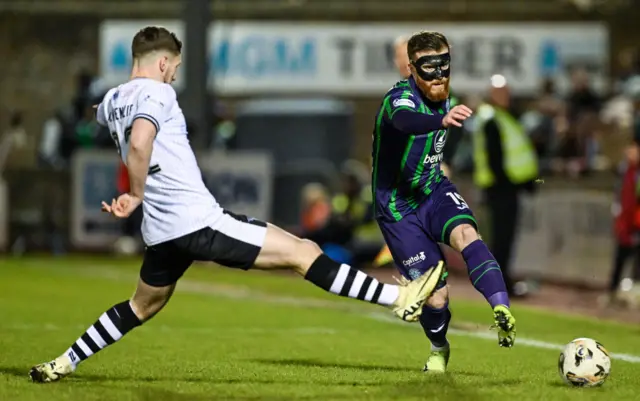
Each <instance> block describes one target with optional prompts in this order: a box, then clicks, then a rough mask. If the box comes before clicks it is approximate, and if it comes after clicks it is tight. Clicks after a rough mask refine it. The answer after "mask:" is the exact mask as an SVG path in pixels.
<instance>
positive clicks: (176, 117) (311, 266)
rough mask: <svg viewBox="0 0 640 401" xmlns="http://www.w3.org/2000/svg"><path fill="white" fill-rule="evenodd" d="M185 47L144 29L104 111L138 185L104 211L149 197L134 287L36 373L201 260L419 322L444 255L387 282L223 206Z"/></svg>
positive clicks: (98, 335) (120, 331)
mask: <svg viewBox="0 0 640 401" xmlns="http://www.w3.org/2000/svg"><path fill="white" fill-rule="evenodd" d="M181 50H182V43H181V42H180V41H179V40H178V38H177V37H176V36H175V34H173V33H171V32H169V31H167V30H166V29H164V28H160V27H146V28H144V29H142V30H141V31H139V32H138V33H137V34H136V35H135V36H134V38H133V41H132V45H131V52H132V55H133V60H134V61H133V69H132V72H131V77H130V80H129V81H128V82H126V83H124V84H122V85H120V86H118V87H116V88H113V89H111V90H110V91H109V92H107V94H106V95H105V97H104V99H103V101H102V102H101V103H100V105H98V107H97V111H96V117H97V120H98V123H100V124H101V125H104V126H107V127H109V129H110V131H111V133H112V134H111V135H112V137H113V139H114V141H115V143H116V147H117V149H118V153H119V154H120V156H121V158H122V160H123V161H124V162H125V164H126V165H127V169H128V172H129V179H130V185H131V189H130V193H127V194H122V195H120V196H119V197H118V199H114V200H113V201H112V202H111V203H110V204H108V203H105V202H103V203H102V208H103V211H105V212H108V213H111V214H113V215H114V216H115V217H117V218H127V217H128V216H129V215H131V213H132V212H133V211H134V210H135V209H136V208H137V207H139V206H140V205H142V208H143V212H144V219H143V222H142V236H143V239H144V242H145V244H146V248H145V254H144V261H143V263H142V267H141V269H140V279H139V281H138V286H137V288H136V291H135V293H134V295H133V297H132V298H131V299H130V300H126V301H124V302H121V303H118V304H116V305H114V306H113V307H112V308H111V309H109V310H107V311H106V312H105V313H103V314H102V315H101V316H100V318H99V319H98V320H97V321H96V322H95V323H94V324H93V325H92V326H90V327H89V329H88V330H87V331H86V332H85V333H83V334H82V336H80V338H78V339H77V340H76V342H75V343H73V344H72V345H71V347H70V348H69V349H68V350H67V351H65V352H64V353H63V354H62V355H60V356H59V357H58V358H56V359H54V360H52V361H50V362H46V363H42V364H39V365H36V366H34V367H33V368H31V371H30V372H29V374H30V376H31V379H32V380H33V381H35V382H52V381H56V380H59V379H61V378H62V377H64V376H67V375H69V374H70V373H72V372H73V371H75V369H76V367H77V365H78V364H79V363H80V362H82V361H84V360H85V359H87V358H89V357H90V356H91V355H93V354H95V353H97V352H98V351H100V350H102V349H104V348H105V347H107V346H109V345H111V344H113V343H115V342H117V341H118V340H120V339H121V338H122V337H123V336H124V335H125V334H127V333H128V332H129V331H131V330H132V329H134V328H135V327H137V326H140V325H141V324H143V323H144V322H146V321H148V320H149V319H151V318H152V317H153V316H154V315H155V314H157V313H158V312H159V311H160V310H161V309H162V307H163V306H164V305H166V304H167V302H168V301H169V299H170V298H171V295H172V294H173V291H174V289H175V286H176V282H177V281H178V279H179V278H180V277H181V276H182V275H183V274H184V272H185V271H186V270H187V269H188V268H189V266H190V265H191V264H192V263H193V262H194V261H211V262H215V263H218V264H220V265H223V266H227V267H233V268H240V269H245V270H246V269H249V268H251V267H255V268H257V269H274V268H283V267H285V268H290V269H292V270H293V271H295V272H297V273H298V274H300V275H301V276H303V277H304V278H305V279H306V280H308V281H310V282H311V283H313V284H315V285H316V286H318V287H320V288H322V289H324V290H325V291H329V292H331V293H334V294H336V295H340V296H344V297H349V298H354V299H359V300H362V301H366V302H371V303H376V304H379V305H382V306H386V307H388V308H390V309H392V310H393V312H394V313H395V315H396V316H398V317H399V318H401V319H403V320H405V321H409V322H414V321H417V319H418V317H419V314H420V313H421V311H422V305H423V304H424V302H425V301H426V299H427V298H428V297H429V296H431V294H432V293H433V291H434V290H435V288H436V285H437V284H438V282H439V280H440V277H441V275H442V274H443V273H444V266H443V265H442V264H440V265H438V266H436V267H435V268H434V269H431V271H430V272H431V273H430V274H428V275H427V274H426V275H424V276H423V277H421V278H420V279H418V280H415V281H413V282H411V283H409V284H405V285H390V284H383V283H380V282H378V281H377V280H376V279H374V278H373V277H371V276H369V275H367V274H365V273H363V272H361V271H359V270H356V269H354V268H352V267H350V266H348V265H345V264H340V263H337V262H335V261H333V260H332V259H330V258H329V257H327V256H326V255H324V254H323V253H322V251H321V250H320V248H319V247H318V246H317V245H316V244H315V243H313V242H310V241H307V240H303V239H300V238H297V237H295V236H294V235H292V234H290V233H288V232H286V231H284V230H282V229H280V228H278V227H276V226H274V225H271V224H267V223H264V222H262V221H259V220H255V219H251V218H248V217H246V216H240V215H235V214H233V213H231V212H229V211H227V210H224V209H223V208H222V207H221V206H220V205H218V203H217V202H216V200H215V198H214V197H213V196H212V195H211V193H210V192H209V191H208V190H207V188H206V187H205V185H204V183H203V181H202V175H201V173H200V169H199V168H198V165H197V163H196V158H195V156H194V153H193V151H192V149H191V146H190V144H189V140H188V139H187V127H186V122H185V118H184V115H183V114H182V110H181V109H180V106H179V105H178V102H177V100H176V93H175V91H174V89H173V88H172V87H171V85H170V84H171V82H173V81H174V80H175V75H176V70H177V69H178V66H179V65H180V62H181V56H180V53H181Z"/></svg>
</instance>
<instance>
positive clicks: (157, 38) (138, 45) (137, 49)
mask: <svg viewBox="0 0 640 401" xmlns="http://www.w3.org/2000/svg"><path fill="white" fill-rule="evenodd" d="M161 50H164V51H168V52H170V53H173V54H175V55H178V54H180V52H181V51H182V42H180V40H179V39H178V37H177V36H176V34H175V33H173V32H169V31H168V30H167V29H166V28H162V27H158V26H148V27H146V28H143V29H141V30H140V31H138V33H136V35H135V36H134V37H133V41H132V42H131V55H132V56H133V58H134V59H136V58H140V57H142V56H144V55H146V54H148V53H151V52H154V51H161Z"/></svg>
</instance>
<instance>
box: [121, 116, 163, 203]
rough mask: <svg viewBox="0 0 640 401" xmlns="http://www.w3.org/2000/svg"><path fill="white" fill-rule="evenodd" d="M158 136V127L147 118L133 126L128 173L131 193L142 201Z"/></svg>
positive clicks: (141, 119)
mask: <svg viewBox="0 0 640 401" xmlns="http://www.w3.org/2000/svg"><path fill="white" fill-rule="evenodd" d="M156 134H157V128H156V125H155V124H154V123H153V122H151V121H149V120H148V119H145V118H136V119H135V120H134V121H133V125H132V126H131V137H130V138H129V153H128V154H127V172H128V173H129V186H130V190H129V193H130V195H131V196H135V197H136V198H138V199H140V200H142V199H143V198H144V185H145V182H146V181H147V174H148V173H149V163H150V162H151V151H152V150H153V140H154V139H155V137H156Z"/></svg>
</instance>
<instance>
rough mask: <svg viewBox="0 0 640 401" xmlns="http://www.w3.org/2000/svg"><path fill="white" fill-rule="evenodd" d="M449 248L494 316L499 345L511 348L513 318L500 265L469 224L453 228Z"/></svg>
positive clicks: (513, 336)
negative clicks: (463, 264) (460, 259)
mask: <svg viewBox="0 0 640 401" xmlns="http://www.w3.org/2000/svg"><path fill="white" fill-rule="evenodd" d="M450 243H451V246H452V247H453V248H454V249H456V250H457V251H460V252H461V253H462V257H463V258H464V260H465V262H466V263H467V269H468V270H467V273H468V274H469V279H470V280H471V282H472V283H473V286H474V287H475V288H476V290H478V291H479V292H480V293H481V294H482V295H483V296H484V297H485V299H486V300H487V302H489V304H490V305H491V308H492V309H493V314H494V323H495V324H494V327H495V328H497V329H498V344H499V345H500V346H501V347H511V346H513V343H514V341H515V338H516V319H515V318H514V317H513V314H512V313H511V310H510V309H509V307H510V303H509V295H508V294H507V287H506V285H505V282H504V278H503V277H502V271H501V270H500V265H498V262H496V259H495V258H494V256H493V255H492V254H491V251H489V248H488V247H487V245H486V244H485V243H484V242H483V241H482V240H481V239H480V236H479V235H478V232H477V231H476V229H475V228H474V227H473V226H471V225H470V224H461V225H459V226H457V227H456V228H454V229H453V231H452V232H451V237H450Z"/></svg>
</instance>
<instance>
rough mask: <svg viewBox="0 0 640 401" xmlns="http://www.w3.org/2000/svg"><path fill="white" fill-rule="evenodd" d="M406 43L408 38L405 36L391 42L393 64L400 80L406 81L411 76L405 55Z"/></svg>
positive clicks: (406, 54)
mask: <svg viewBox="0 0 640 401" xmlns="http://www.w3.org/2000/svg"><path fill="white" fill-rule="evenodd" d="M408 42H409V38H408V37H406V36H399V37H397V38H396V40H395V41H394V42H393V64H394V65H395V66H396V70H398V74H399V75H400V77H401V79H407V78H409V75H411V70H410V69H409V54H408V53H407V43H408Z"/></svg>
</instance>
